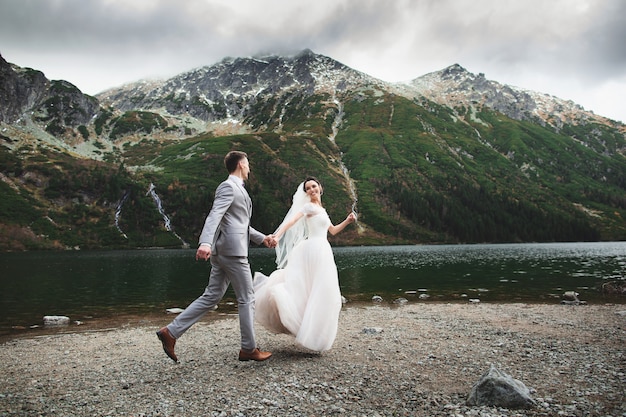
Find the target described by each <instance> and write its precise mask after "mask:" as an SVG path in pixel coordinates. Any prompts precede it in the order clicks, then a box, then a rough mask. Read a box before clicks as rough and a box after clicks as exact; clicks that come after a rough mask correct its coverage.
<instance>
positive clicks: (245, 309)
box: [167, 255, 257, 351]
mask: <svg viewBox="0 0 626 417" xmlns="http://www.w3.org/2000/svg"><path fill="white" fill-rule="evenodd" d="M229 284H232V285H233V289H234V290H235V295H236V297H237V308H238V312H239V328H240V331H241V348H242V349H245V350H248V351H250V350H253V349H255V348H256V347H257V345H256V340H255V335H254V287H253V285H252V272H251V270H250V264H249V263H248V258H247V257H243V256H220V255H212V256H211V274H210V275H209V283H208V285H207V287H206V289H205V290H204V293H203V294H202V295H201V296H200V297H198V298H196V300H195V301H193V302H192V303H191V304H189V306H188V307H187V308H186V309H185V311H183V312H182V313H180V314H179V315H178V316H177V317H176V318H175V319H174V320H173V321H172V322H171V323H170V324H168V325H167V328H168V329H169V331H170V333H171V334H172V336H174V337H175V338H176V339H178V338H179V337H180V336H182V335H183V333H185V332H186V331H187V330H188V329H189V328H190V327H191V326H192V325H193V324H194V323H196V322H197V321H198V320H200V319H201V318H202V316H204V315H205V314H206V313H207V312H209V311H211V310H213V309H214V308H215V306H216V305H217V303H218V302H219V301H220V300H221V299H222V297H224V294H225V293H226V290H227V289H228V285H229Z"/></svg>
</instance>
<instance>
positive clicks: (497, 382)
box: [467, 365, 535, 408]
mask: <svg viewBox="0 0 626 417" xmlns="http://www.w3.org/2000/svg"><path fill="white" fill-rule="evenodd" d="M467 404H468V405H473V406H483V405H488V406H496V407H505V408H531V407H533V406H535V400H533V399H532V398H531V397H530V390H529V389H528V388H527V387H526V385H524V383H523V382H521V381H519V380H517V379H515V378H513V377H512V376H510V375H508V374H507V373H505V372H502V371H500V370H499V369H497V368H496V367H495V366H493V365H491V367H490V369H489V371H487V372H485V373H484V374H483V375H482V376H481V377H480V380H479V381H478V382H477V383H476V384H474V386H473V387H472V390H471V392H470V395H469V397H468V399H467Z"/></svg>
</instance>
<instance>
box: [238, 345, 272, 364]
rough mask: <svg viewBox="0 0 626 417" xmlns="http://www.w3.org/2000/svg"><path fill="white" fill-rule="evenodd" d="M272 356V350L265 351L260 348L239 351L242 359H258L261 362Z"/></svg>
mask: <svg viewBox="0 0 626 417" xmlns="http://www.w3.org/2000/svg"><path fill="white" fill-rule="evenodd" d="M270 356H272V352H263V351H262V350H259V348H256V349H254V350H253V351H252V352H246V351H245V350H243V349H241V350H240V351H239V360H240V361H257V362H261V361H264V360H267V359H269V358H270Z"/></svg>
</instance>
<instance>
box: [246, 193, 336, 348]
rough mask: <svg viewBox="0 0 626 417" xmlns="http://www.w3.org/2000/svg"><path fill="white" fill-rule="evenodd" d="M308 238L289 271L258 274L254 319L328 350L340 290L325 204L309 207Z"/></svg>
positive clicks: (298, 248)
mask: <svg viewBox="0 0 626 417" xmlns="http://www.w3.org/2000/svg"><path fill="white" fill-rule="evenodd" d="M303 211H304V213H305V215H304V217H303V218H302V219H300V220H299V221H305V222H306V226H307V228H308V239H305V240H302V241H301V242H299V243H298V244H297V245H296V246H295V247H294V248H293V249H292V250H291V252H290V253H289V257H288V262H287V265H286V266H285V268H284V269H277V270H276V271H274V272H272V274H271V275H270V276H269V277H268V276H265V275H263V274H261V273H259V272H257V273H255V276H254V290H255V298H256V310H255V318H256V320H257V321H258V322H259V323H261V324H262V325H263V326H264V327H266V328H267V329H268V330H270V331H272V332H274V333H287V334H292V335H294V336H295V338H296V342H297V343H298V344H300V345H302V346H304V347H305V348H307V349H310V350H314V351H317V352H323V351H326V350H329V349H330V348H331V347H332V345H333V342H334V341H335V337H336V335H337V326H338V321H339V313H340V311H341V304H342V303H341V292H340V290H339V280H338V277H337V266H336V265H335V258H334V256H333V251H332V249H331V246H330V244H329V243H328V239H327V232H328V227H329V226H330V225H331V221H330V218H329V217H328V214H327V213H326V210H324V209H323V208H322V207H319V206H317V205H314V204H311V203H308V204H306V205H305V208H304V210H303Z"/></svg>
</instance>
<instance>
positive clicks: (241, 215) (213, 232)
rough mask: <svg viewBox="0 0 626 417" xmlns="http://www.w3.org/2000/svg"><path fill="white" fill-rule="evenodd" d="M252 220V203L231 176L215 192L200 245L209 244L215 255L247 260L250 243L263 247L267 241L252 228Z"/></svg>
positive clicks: (238, 181)
mask: <svg viewBox="0 0 626 417" xmlns="http://www.w3.org/2000/svg"><path fill="white" fill-rule="evenodd" d="M251 217H252V201H251V200H250V196H249V195H248V192H247V191H246V189H245V188H244V186H243V181H242V180H241V179H240V178H238V177H236V176H234V175H229V176H228V179H227V180H226V181H224V182H222V183H221V184H220V185H219V186H218V187H217V189H216V190H215V199H214V200H213V207H212V208H211V211H210V212H209V214H208V216H207V217H206V220H205V221H204V227H203V228H202V233H201V234H200V241H199V243H200V244H202V243H210V244H211V252H212V254H214V255H224V256H248V247H249V245H250V241H252V242H254V243H256V244H257V245H260V244H261V243H263V239H264V238H265V235H264V234H263V233H261V232H259V231H257V230H256V229H254V228H253V227H251V226H250V218H251Z"/></svg>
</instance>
